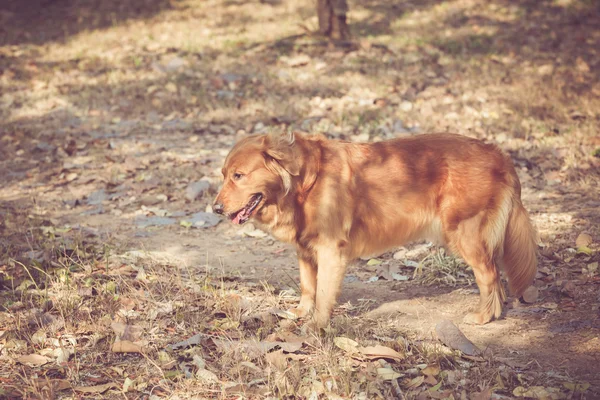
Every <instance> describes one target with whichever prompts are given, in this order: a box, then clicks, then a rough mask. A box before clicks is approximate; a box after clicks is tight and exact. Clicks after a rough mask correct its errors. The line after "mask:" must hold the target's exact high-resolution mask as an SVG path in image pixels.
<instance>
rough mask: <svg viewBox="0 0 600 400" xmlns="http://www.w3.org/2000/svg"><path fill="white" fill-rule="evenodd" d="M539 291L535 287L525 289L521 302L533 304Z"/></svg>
mask: <svg viewBox="0 0 600 400" xmlns="http://www.w3.org/2000/svg"><path fill="white" fill-rule="evenodd" d="M539 292H540V291H539V290H538V288H537V287H535V286H529V287H528V288H527V289H525V291H524V292H523V301H524V302H525V303H529V304H531V303H535V302H536V301H537V299H538V296H539Z"/></svg>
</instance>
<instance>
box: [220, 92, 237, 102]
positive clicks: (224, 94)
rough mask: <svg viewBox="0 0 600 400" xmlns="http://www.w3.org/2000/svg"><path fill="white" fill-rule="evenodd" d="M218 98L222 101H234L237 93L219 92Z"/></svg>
mask: <svg viewBox="0 0 600 400" xmlns="http://www.w3.org/2000/svg"><path fill="white" fill-rule="evenodd" d="M217 97H218V98H219V99H221V100H233V99H234V98H235V92H232V91H231V90H217Z"/></svg>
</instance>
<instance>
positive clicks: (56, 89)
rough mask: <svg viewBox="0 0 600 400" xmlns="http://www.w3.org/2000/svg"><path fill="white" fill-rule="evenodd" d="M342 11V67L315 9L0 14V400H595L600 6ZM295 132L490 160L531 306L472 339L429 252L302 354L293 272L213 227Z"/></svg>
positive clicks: (123, 7)
mask: <svg viewBox="0 0 600 400" xmlns="http://www.w3.org/2000/svg"><path fill="white" fill-rule="evenodd" d="M350 9H351V12H350V15H349V20H350V23H351V28H352V30H353V34H354V40H353V41H352V42H349V43H343V44H341V45H339V46H333V45H331V44H329V43H327V42H326V41H324V40H323V39H322V38H319V37H316V36H313V35H311V32H312V31H314V30H315V29H316V26H317V22H316V17H315V15H314V10H313V4H312V2H311V1H305V0H301V1H292V0H283V1H277V0H275V1H270V0H269V1H260V2H259V1H245V2H242V1H224V0H208V1H200V0H181V1H178V0H170V1H166V0H145V1H136V2H127V1H116V0H105V1H97V0H92V1H82V0H70V1H46V2H39V1H30V0H22V1H8V2H2V4H1V5H0V397H6V398H20V397H24V398H43V399H48V398H124V397H125V398H132V399H133V398H150V399H158V398H222V399H229V398H231V399H234V398H235V399H237V398H249V399H262V398H307V399H322V398H323V399H324V398H358V399H375V398H407V399H409V398H419V399H426V398H436V399H443V398H454V399H458V398H465V399H467V398H468V399H488V398H497V399H502V398H514V397H518V396H521V397H534V398H535V397H537V398H549V399H559V398H574V399H594V398H598V397H599V396H600V380H599V376H600V367H599V365H600V322H598V321H599V318H598V317H599V316H600V315H599V313H600V311H599V307H600V298H599V293H600V292H599V285H600V278H599V276H600V275H599V272H598V262H599V261H600V228H599V223H600V213H599V211H600V185H599V182H600V158H599V157H600V135H599V132H600V113H599V110H600V80H599V74H598V71H599V70H600V54H599V50H598V49H600V9H599V8H598V6H597V4H596V3H595V2H593V1H583V0H581V1H576V0H554V1H526V0H515V1H510V2H509V1H504V0H492V1H484V0H456V1H431V0H428V1H419V2H408V1H404V0H399V1H379V0H370V1H362V0H356V1H352V2H350ZM281 125H287V126H292V127H295V128H298V129H302V130H304V131H309V132H322V133H324V134H326V135H328V136H329V137H332V138H343V139H347V140H353V141H375V140H383V139H386V138H391V137H397V136H403V135H418V134H420V133H424V132H433V131H452V132H459V133H463V134H466V135H470V136H474V137H478V138H481V139H485V140H487V141H490V142H495V143H498V144H499V145H500V146H501V147H502V148H503V149H504V150H505V151H507V152H509V153H510V154H511V156H512V157H513V159H514V161H515V163H516V165H517V167H518V173H519V176H520V177H521V180H522V183H523V198H524V202H525V204H526V206H527V208H528V209H529V210H530V211H531V214H532V217H533V219H534V221H535V223H536V225H537V227H538V229H539V231H540V239H541V245H540V253H541V255H540V270H539V274H538V277H537V280H536V287H537V288H538V289H539V292H538V293H529V294H528V298H527V300H528V301H529V303H527V304H526V303H523V302H519V301H517V300H513V299H511V302H510V304H509V305H508V307H507V311H506V315H505V317H504V318H503V319H502V320H500V321H497V322H494V323H492V324H489V325H486V326H483V327H472V326H467V325H464V324H462V322H461V318H462V316H464V314H465V313H466V312H467V311H468V309H469V307H472V306H473V305H474V304H475V303H476V299H477V294H476V286H475V285H474V284H473V279H472V273H471V271H468V270H466V269H465V266H464V264H462V263H461V261H460V260H456V259H454V258H452V257H451V256H449V255H447V254H446V253H444V252H443V251H438V249H435V248H433V247H431V246H429V245H428V244H426V243H419V244H415V245H412V246H409V247H407V248H402V249H398V250H397V251H395V252H392V253H389V254H383V255H381V256H379V257H377V258H374V259H371V260H359V261H358V262H356V263H355V264H354V265H353V266H351V267H350V269H349V271H348V275H347V278H346V281H345V284H344V292H343V295H342V297H341V299H340V305H339V306H338V307H337V308H336V310H335V315H334V319H333V326H332V329H331V330H329V331H328V332H327V333H326V334H325V336H322V337H313V336H305V335H303V334H302V331H301V329H300V326H301V323H300V322H299V321H294V320H291V319H289V318H290V316H289V315H288V314H287V313H286V312H285V310H286V309H287V308H289V307H291V306H293V305H294V304H295V303H296V302H297V301H298V296H299V289H298V273H297V269H296V265H295V258H294V252H293V249H291V248H290V247H288V246H285V245H282V244H280V243H279V242H276V241H274V240H273V239H272V238H270V237H269V236H268V235H266V234H265V233H264V232H261V231H259V230H256V229H254V228H253V227H252V226H250V225H248V226H245V227H244V228H243V229H241V230H240V229H239V228H236V227H233V226H231V225H229V224H227V223H224V222H220V221H219V220H218V219H215V216H214V215H213V214H210V209H209V205H210V203H211V199H212V198H213V197H214V194H215V193H216V190H217V189H218V186H219V179H220V168H221V164H222V161H223V158H224V156H225V155H226V154H227V151H228V149H229V148H230V146H231V145H232V144H233V142H234V141H235V139H236V138H238V137H241V136H243V135H246V134H249V133H254V132H263V131H266V130H268V129H273V128H277V127H280V126H281ZM219 222H220V223H219ZM215 224H216V225H215ZM449 321H453V322H454V323H455V324H456V325H452V324H451V323H449ZM453 329H460V330H461V331H462V332H463V333H464V334H465V335H466V338H462V340H459V341H456V340H454V341H452V340H450V341H448V340H445V343H446V344H443V343H442V342H441V341H440V340H439V338H444V337H446V338H447V337H448V336H449V335H450V334H451V333H452V330H453ZM455 337H457V336H455ZM467 338H468V339H467ZM469 340H470V341H469ZM457 349H462V350H463V351H462V352H461V351H458V350H457Z"/></svg>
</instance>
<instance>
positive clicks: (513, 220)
mask: <svg viewBox="0 0 600 400" xmlns="http://www.w3.org/2000/svg"><path fill="white" fill-rule="evenodd" d="M537 263H538V261H537V234H536V231H535V229H534V227H533V225H532V223H531V220H530V219H529V215H528V214H527V211H526V210H525V207H523V204H522V203H521V200H520V199H519V198H515V197H513V199H512V210H511V212H510V217H509V219H508V224H507V226H506V233H505V236H504V251H503V254H502V264H503V267H504V271H505V272H506V275H507V276H508V286H509V288H510V292H511V293H512V294H513V295H515V296H521V295H522V294H523V292H524V291H525V289H527V288H528V287H529V286H530V285H531V284H532V283H533V280H534V278H535V274H536V272H537Z"/></svg>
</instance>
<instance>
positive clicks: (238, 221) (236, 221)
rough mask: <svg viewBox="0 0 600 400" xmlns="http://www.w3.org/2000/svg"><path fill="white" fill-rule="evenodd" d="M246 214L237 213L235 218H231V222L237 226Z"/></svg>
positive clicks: (244, 212) (243, 211)
mask: <svg viewBox="0 0 600 400" xmlns="http://www.w3.org/2000/svg"><path fill="white" fill-rule="evenodd" d="M245 214H246V210H242V211H240V212H239V213H237V215H236V216H235V217H233V220H232V222H233V223H234V224H236V225H239V224H240V223H241V222H240V221H241V219H242V217H244V215H245Z"/></svg>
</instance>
